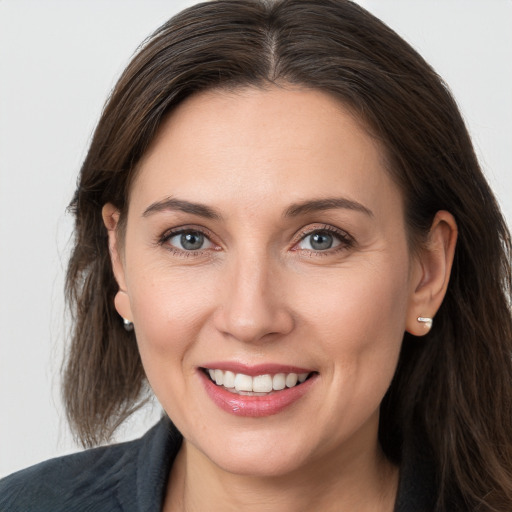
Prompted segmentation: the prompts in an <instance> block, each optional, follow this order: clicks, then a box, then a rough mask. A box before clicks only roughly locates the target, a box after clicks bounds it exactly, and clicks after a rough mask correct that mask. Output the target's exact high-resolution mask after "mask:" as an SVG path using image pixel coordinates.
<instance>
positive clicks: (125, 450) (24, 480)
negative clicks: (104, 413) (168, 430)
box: [0, 422, 162, 512]
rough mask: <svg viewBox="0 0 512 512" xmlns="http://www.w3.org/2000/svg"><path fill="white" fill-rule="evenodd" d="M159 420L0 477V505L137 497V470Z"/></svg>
mask: <svg viewBox="0 0 512 512" xmlns="http://www.w3.org/2000/svg"><path fill="white" fill-rule="evenodd" d="M161 423H162V422H161ZM161 423H159V424H157V426H155V427H153V429H151V430H150V431H149V432H148V433H147V434H146V435H145V436H144V437H142V438H141V439H137V440H136V441H130V442H126V443H121V444H116V445H112V446H106V447H101V448H94V449H91V450H86V451H83V452H80V453H76V454H73V455H67V456H64V457H58V458H55V459H51V460H48V461H46V462H42V463H40V464H37V465H35V466H32V467H30V468H27V469H24V470H22V471H18V472H17V473H13V474H12V475H10V476H8V477H6V478H4V479H2V480H0V510H2V511H3V510H9V511H10V512H32V511H34V512H35V511H37V512H64V511H65V512H75V511H76V512H78V511H80V512H82V511H85V510H90V511H95V512H102V511H105V512H106V511H108V512H117V511H121V510H123V511H124V510H128V508H126V507H125V506H124V505H125V504H126V503H135V502H136V501H137V485H138V480H140V478H139V479H138V478H137V477H138V473H140V472H144V470H145V466H146V465H147V463H148V461H147V460H146V458H145V457H146V454H147V453H148V452H150V451H152V450H151V449H150V448H151V445H152V444H154V439H155V437H158V436H157V435H156V433H157V432H158V431H159V430H162V425H161ZM130 508H131V507H130Z"/></svg>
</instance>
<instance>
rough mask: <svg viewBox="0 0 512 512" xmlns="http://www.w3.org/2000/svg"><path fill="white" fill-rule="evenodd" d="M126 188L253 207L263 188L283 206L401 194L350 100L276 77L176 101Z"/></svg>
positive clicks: (144, 197) (140, 197) (145, 197)
mask: <svg viewBox="0 0 512 512" xmlns="http://www.w3.org/2000/svg"><path fill="white" fill-rule="evenodd" d="M133 192H135V193H134V194H133V195H134V197H133V200H136V201H141V202H142V203H144V202H146V203H147V202H148V201H154V200H155V199H158V197H159V196H160V197H164V196H165V195H168V196H169V195H180V196H186V197H187V198H191V199H193V200H195V201H200V202H204V203H210V202H211V201H215V202H217V203H218V204H219V206H222V203H226V202H227V203H229V206H231V207H232V206H233V204H234V203H235V202H236V200H238V201H240V202H243V203H244V204H245V206H246V207H247V206H250V205H252V206H254V207H256V208H259V209H260V210H261V208H262V206H263V205H264V204H265V199H266V198H267V199H268V198H271V197H272V198H273V200H274V201H275V200H277V199H279V201H281V200H282V202H283V207H284V203H286V202H287V203H289V202H294V201H301V200H304V199H308V198H309V197H312V196H315V197H318V198H320V197H329V196H331V195H333V193H336V194H338V195H339V194H342V195H343V196H347V197H348V198H349V199H353V200H357V201H360V202H363V203H364V202H369V203H372V204H373V205H374V207H379V203H380V202H381V199H382V197H384V196H385V195H386V194H383V193H384V192H386V193H388V192H391V193H392V195H394V196H395V197H394V200H397V199H399V192H398V189H397V187H395V186H394V184H393V183H392V181H391V179H390V176H389V174H388V172H387V171H386V169H385V165H384V152H383V150H382V148H381V147H380V145H379V143H378V142H377V141H376V139H374V138H373V137H372V136H371V135H370V134H369V132H368V131H367V130H366V129H365V127H364V125H363V124H362V123H361V122H360V121H359V120H357V119H356V118H355V117H354V115H352V114H351V113H350V111H349V109H347V108H346V107H345V106H344V105H343V104H342V103H341V102H339V101H338V100H336V99H335V98H333V97H332V96H330V95H328V94H326V93H324V92H321V91H317V90H311V89H297V88H295V89H290V88H280V87H275V86H273V87H269V88H267V89H259V88H244V89H239V90H235V91H226V90H213V91H207V92H203V93H199V94H196V95H194V96H191V97H190V98H188V99H187V100H186V101H184V102H183V103H181V104H180V105H179V106H178V107H177V108H176V109H175V110H174V111H173V112H172V114H171V115H170V116H169V117H168V118H167V119H166V121H165V122H164V123H163V124H162V126H161V128H160V130H159V132H158V134H157V137H156V138H155V140H154V141H153V143H152V145H151V146H150V148H149V150H148V151H147V153H146V154H145V155H144V157H143V159H142V161H141V162H140V164H139V172H138V175H137V178H136V180H135V183H134V186H133ZM388 196H389V194H388ZM399 202H401V201H399ZM142 203H141V205H140V207H143V204H142ZM273 204H275V203H273Z"/></svg>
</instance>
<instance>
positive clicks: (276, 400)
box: [198, 364, 318, 418]
mask: <svg viewBox="0 0 512 512" xmlns="http://www.w3.org/2000/svg"><path fill="white" fill-rule="evenodd" d="M213 368H217V369H219V370H224V368H221V367H219V366H214V367H213ZM232 368H233V365H232V364H229V368H227V370H230V371H233V370H232ZM255 368H257V367H251V370H254V369H255ZM264 368H265V372H264V373H279V372H280V371H281V372H283V373H291V372H292V371H291V370H282V368H292V367H284V366H280V365H279V366H278V368H279V369H280V370H279V371H277V372H274V371H270V370H269V368H270V365H265V367H264ZM245 371H247V370H245ZM306 371H307V370H305V371H303V372H299V373H306ZM198 373H199V377H200V379H201V381H202V383H203V386H204V387H205V390H206V393H207V395H208V396H209V397H210V399H211V400H212V401H213V402H214V403H215V404H216V405H217V406H218V407H220V408H221V409H222V410H223V411H226V412H228V413H230V414H233V415H235V416H246V417H252V418H259V417H263V416H272V415H274V414H278V413H280V412H281V411H283V410H284V409H286V408H287V407H289V406H291V405H292V404H293V403H295V402H297V401H298V400H299V399H300V398H301V397H303V396H304V395H305V394H306V393H307V392H308V391H309V390H310V389H311V387H312V386H314V384H315V382H316V380H317V377H318V374H317V373H314V374H313V375H312V376H311V377H310V378H309V379H307V380H306V381H304V382H303V383H302V384H300V385H298V386H294V387H293V388H285V389H283V390H281V391H272V392H271V393H270V394H268V395H266V396H248V395H237V394H236V393H231V392H230V391H227V390H226V389H224V388H223V387H222V386H217V384H215V383H214V382H212V381H211V380H210V379H209V378H208V377H207V376H206V374H205V373H204V371H203V370H202V369H198ZM238 373H244V371H239V372H238ZM293 373H295V370H293ZM246 375H250V374H248V373H246ZM254 375H262V374H261V373H260V372H259V371H255V372H254V373H253V374H252V376H254Z"/></svg>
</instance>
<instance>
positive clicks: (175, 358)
mask: <svg viewBox="0 0 512 512" xmlns="http://www.w3.org/2000/svg"><path fill="white" fill-rule="evenodd" d="M383 160H384V159H383V150H382V148H381V147H380V146H379V145H378V143H377V142H376V141H375V140H374V139H373V138H372V137H371V136H370V135H369V134H368V132H367V131H366V130H365V129H364V127H363V126H362V125H361V124H360V123H359V122H358V121H357V120H356V119H354V118H353V117H352V115H350V114H349V112H348V111H347V110H346V109H344V108H343V106H342V105H341V104H340V103H339V102H338V101H337V100H335V99H333V98H332V97H330V96H328V95H327V94H325V93H322V92H319V91H313V90H307V89H297V88H291V87H287V88H284V87H281V88H277V87H275V86H273V87H269V88H268V89H254V88H247V89H242V90H238V91H235V92H233V91H231V92H226V91H210V92H206V93H201V94H198V95H195V96H193V97H191V98H189V99H187V100H186V101H185V102H184V103H182V104H181V105H180V106H178V108H177V109H176V110H175V111H174V112H173V114H172V115H171V116H170V117H169V118H168V119H167V120H166V121H165V122H164V124H163V125H162V127H161V129H160V131H159V133H158V136H157V137H156V139H155V140H154V141H153V144H152V146H151V147H150V149H149V150H148V151H147V153H146V155H145V156H144V158H143V160H142V162H141V163H140V166H139V171H138V175H137V178H136V180H135V182H134V184H133V187H132V190H131V194H130V198H129V209H128V217H127V225H126V233H125V237H124V239H123V240H124V241H123V246H120V244H119V236H118V232H117V223H118V220H119V212H118V211H117V210H116V209H115V208H114V207H113V206H112V205H110V204H107V205H105V207H104V208H103V217H104V221H105V224H106V226H107V228H108V230H109V237H110V249H111V255H112V263H113V269H114V273H115V276H116V279H117V281H118V284H119V288H120V292H119V293H118V295H117V297H116V307H117V310H118V312H119V314H120V315H121V316H123V317H124V318H127V319H129V320H131V321H133V322H134V325H135V330H136V335H137V342H138V346H139V350H140V354H141V358H142V361H143V364H144V368H145V371H146V373H147V377H148V380H149V383H150V385H151V387H152V389H153V390H154V392H155V394H156V396H157V398H158V399H159V401H160V403H161V404H162V406H163V407H164V409H165V411H166V412H167V413H168V415H169V416H170V417H171V419H172V420H173V422H174V423H175V424H176V426H177V427H178V429H179V430H180V431H181V432H182V433H183V436H184V443H183V447H182V449H181V451H180V453H179V455H178V458H177V460H176V462H175V464H174V466H173V470H172V473H171V476H170V479H169V492H168V494H167V497H166V502H165V505H164V510H167V511H170V510H188V511H196V510H197V511H200V510H223V511H229V510H248V511H257V510H265V511H268V510H276V511H280V512H282V511H288V510H290V511H291V510H293V511H302V510H304V511H306V510H308V511H310V510H326V511H328V510H337V511H340V510H350V511H370V510H383V511H386V510H389V511H391V510H393V505H394V500H395V496H396V489H397V482H398V469H397V468H395V467H394V466H392V464H391V463H390V462H389V461H388V460H387V459H386V458H385V457H384V455H383V454H382V452H381V450H380V447H379V444H378V440H377V429H378V421H379V405H380V403H381V400H382V398H383V396H384V394H385V392H386V390H387V388H388V386H389V384H390V382H391V379H392V377H393V374H394V372H395V369H396V365H397V361H398V356H399V351H400V347H401V342H402V337H403V333H404V331H405V330H408V331H409V332H411V333H412V334H415V335H418V336H421V335H422V334H425V333H426V332H427V328H426V327H425V326H424V325H423V324H420V323H419V322H418V321H417V317H419V316H434V314H435V312H436V311H437V309H438V307H439V305H440V304H441V301H442V298H443V296H444V293H445V291H446V286H447V283H448V278H449V273H450V267H451V261H452V259H453V251H454V246H455V239H456V226H455V222H454V220H453V218H452V217H451V215H450V214H449V213H447V212H439V213H438V214H437V216H436V218H435V219H434V222H433V225H432V229H431V232H430V237H429V241H428V243H427V244H426V246H425V247H424V248H422V249H421V250H418V251H414V253H413V252H412V251H411V250H410V247H409V245H408V241H407V235H406V230H405V222H404V213H403V207H402V203H403V200H402V196H401V192H400V190H399V189H398V187H397V186H396V185H395V183H394V182H393V181H392V179H391V178H390V175H389V174H388V172H387V171H386V169H385V166H384V163H383ZM171 197H172V198H174V199H179V200H185V201H189V202H193V203H200V204H202V205H206V206H208V207H209V208H211V209H213V210H214V211H215V212H216V214H217V215H218V218H206V217H204V216H202V215H199V214H198V212H195V213H194V212H183V211H179V210H176V209H164V210H158V211H151V212H150V213H146V214H145V215H144V212H145V211H147V210H148V208H149V207H150V206H151V205H154V204H155V203H158V202H161V201H163V200H165V199H167V198H171ZM326 198H344V199H345V200H349V201H351V202H352V203H350V204H351V205H352V206H353V203H357V204H358V205H361V206H362V207H363V208H359V209H357V208H353V207H350V208H347V207H336V208H329V209H321V210H315V209H313V210H312V211H301V212H298V213H297V212H296V213H297V214H296V215H286V212H288V213H289V211H290V208H291V207H292V205H297V204H300V203H303V202H304V201H313V200H319V199H326ZM341 206H347V204H345V205H341ZM153 210H155V209H153ZM364 210H367V211H364ZM174 228H180V229H181V228H187V229H189V230H191V231H203V232H204V233H205V234H206V236H207V237H208V238H206V239H205V240H206V242H205V244H204V245H203V246H202V248H201V250H199V251H187V250H185V248H184V247H183V246H182V245H180V237H179V236H174V237H172V236H171V237H169V236H168V237H167V238H165V236H164V235H166V234H167V235H168V234H169V231H170V230H172V229H174ZM325 229H329V230H331V231H329V232H328V233H327V236H329V235H332V236H333V238H332V241H333V247H332V248H330V249H326V250H323V249H322V250H313V246H312V244H311V242H312V239H311V234H312V233H315V232H316V233H318V231H319V230H325ZM332 230H334V232H333V231H332ZM324 235H325V233H324ZM418 342H421V341H418ZM212 361H238V362H242V363H244V364H249V365H254V364H261V363H280V364H287V365H296V366H300V367H303V368H308V369H313V370H315V371H316V372H317V373H318V375H317V378H316V380H315V382H314V383H313V385H312V386H311V387H310V389H309V390H308V392H307V393H306V394H305V395H304V396H303V397H301V398H300V399H299V400H298V401H297V402H295V403H294V404H292V405H291V406H289V407H287V408H286V409H284V410H283V411H281V412H279V413H278V414H275V415H272V416H267V417H263V418H249V417H240V416H235V415H233V414H230V413H227V412H226V411H223V410H221V409H220V408H219V407H218V406H217V405H215V404H214V403H213V402H212V401H211V399H210V398H209V397H208V395H207V394H206V393H205V390H204V387H203V386H202V383H201V382H200V377H199V374H198V367H202V366H205V365H206V364H207V363H208V362H212ZM216 507H217V508H216Z"/></svg>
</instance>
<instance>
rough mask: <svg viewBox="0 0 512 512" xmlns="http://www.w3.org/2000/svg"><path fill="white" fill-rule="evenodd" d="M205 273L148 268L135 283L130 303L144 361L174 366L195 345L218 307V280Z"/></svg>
mask: <svg viewBox="0 0 512 512" xmlns="http://www.w3.org/2000/svg"><path fill="white" fill-rule="evenodd" d="M205 274H207V272H205V271H197V270H196V271H188V272H186V271H182V270H176V269H174V270H173V271H169V270H168V269H146V272H145V273H144V275H141V276H140V278H138V279H136V280H134V281H133V282H132V283H131V293H130V302H131V307H132V312H133V319H134V324H135V327H136V332H137V342H138V345H139V350H140V352H141V357H142V359H143V362H144V361H145V360H148V359H149V358H155V362H156V363H157V364H158V365H161V366H165V365H168V366H172V365H174V364H176V363H177V362H178V360H179V359H182V358H183V357H184V355H185V354H186V351H187V349H189V348H190V347H191V346H192V345H193V344H194V342H195V340H196V339H197V338H198V333H199V331H200V329H201V328H202V326H203V325H204V321H205V318H208V316H209V315H211V311H212V309H213V307H214V301H213V299H212V298H213V297H214V296H215V287H214V283H215V281H214V279H213V278H212V276H209V275H205ZM161 356H166V357H165V358H164V357H161ZM169 356H173V357H169ZM145 366H146V365H145Z"/></svg>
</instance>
